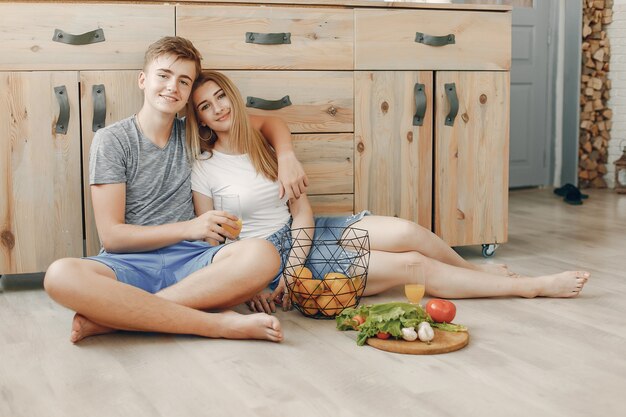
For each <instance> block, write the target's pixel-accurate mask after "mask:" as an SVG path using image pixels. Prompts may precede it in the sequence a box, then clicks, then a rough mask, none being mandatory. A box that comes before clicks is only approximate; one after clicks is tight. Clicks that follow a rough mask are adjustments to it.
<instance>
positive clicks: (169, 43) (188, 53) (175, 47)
mask: <svg viewBox="0 0 626 417" xmlns="http://www.w3.org/2000/svg"><path fill="white" fill-rule="evenodd" d="M163 55H174V56H175V57H176V58H177V59H182V60H187V61H192V62H193V63H194V65H195V68H196V75H195V76H196V77H198V74H200V72H201V71H202V64H201V63H200V61H201V60H202V55H200V52H199V51H198V50H197V49H196V47H195V46H193V43H191V41H190V40H188V39H185V38H182V37H180V36H165V37H163V38H161V39H159V40H158V41H156V42H154V43H153V44H151V45H150V46H148V49H147V50H146V53H145V55H144V58H143V70H144V71H145V70H146V69H147V68H148V65H150V64H151V63H152V61H154V60H155V59H157V58H158V57H160V56H163Z"/></svg>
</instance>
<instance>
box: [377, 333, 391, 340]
mask: <svg viewBox="0 0 626 417" xmlns="http://www.w3.org/2000/svg"><path fill="white" fill-rule="evenodd" d="M389 336H390V334H389V333H387V332H378V333H376V337H377V338H379V339H389Z"/></svg>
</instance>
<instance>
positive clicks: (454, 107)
mask: <svg viewBox="0 0 626 417" xmlns="http://www.w3.org/2000/svg"><path fill="white" fill-rule="evenodd" d="M444 89H445V90H446V96H447V97H448V102H449V103H450V111H449V112H448V115H447V116H446V122H445V125H446V126H454V119H455V118H456V115H457V113H458V112H459V98H458V97H457V95H456V85H455V84H454V83H450V84H444Z"/></svg>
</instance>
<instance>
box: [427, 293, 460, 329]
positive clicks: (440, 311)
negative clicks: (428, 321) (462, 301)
mask: <svg viewBox="0 0 626 417" xmlns="http://www.w3.org/2000/svg"><path fill="white" fill-rule="evenodd" d="M426 312H427V313H428V315H429V316H430V317H431V318H432V319H433V320H434V321H435V322H437V323H452V320H454V316H455V315H456V306H455V305H454V303H453V302H452V301H448V300H441V299H438V298H434V299H432V300H430V301H428V302H427V303H426Z"/></svg>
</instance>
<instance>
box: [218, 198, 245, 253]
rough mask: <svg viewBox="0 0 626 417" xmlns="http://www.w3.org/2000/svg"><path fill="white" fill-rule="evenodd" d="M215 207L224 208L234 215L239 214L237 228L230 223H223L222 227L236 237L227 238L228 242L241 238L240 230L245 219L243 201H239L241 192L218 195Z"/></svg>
mask: <svg viewBox="0 0 626 417" xmlns="http://www.w3.org/2000/svg"><path fill="white" fill-rule="evenodd" d="M215 209H216V210H222V211H225V212H228V213H230V214H232V215H235V216H237V226H238V228H237V229H235V228H233V227H232V226H230V225H227V224H223V225H222V228H223V229H224V230H226V231H227V232H228V233H230V234H231V235H233V236H234V238H235V239H226V243H229V242H233V241H235V240H239V232H241V227H242V225H243V221H242V220H241V203H240V201H239V194H224V195H219V196H217V200H216V202H215Z"/></svg>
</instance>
